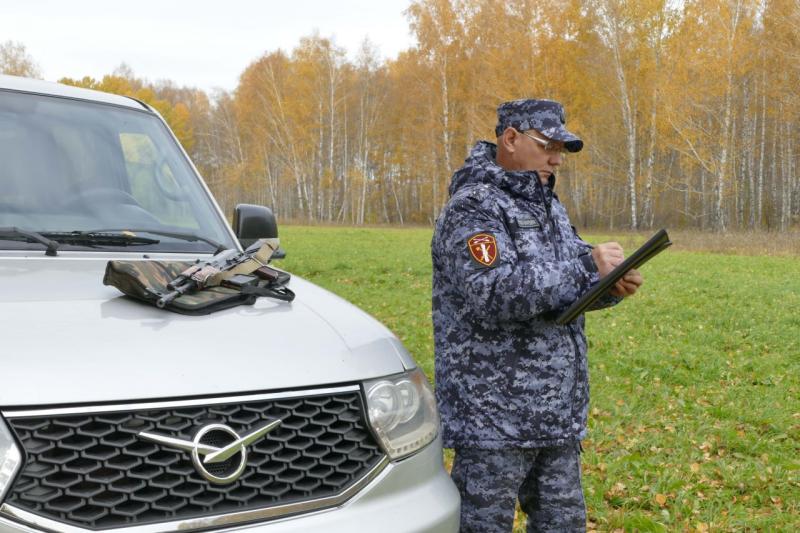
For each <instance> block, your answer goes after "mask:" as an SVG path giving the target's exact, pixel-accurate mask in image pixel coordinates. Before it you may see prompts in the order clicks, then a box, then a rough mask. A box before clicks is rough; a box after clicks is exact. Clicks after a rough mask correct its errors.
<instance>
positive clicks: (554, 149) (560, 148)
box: [520, 131, 567, 156]
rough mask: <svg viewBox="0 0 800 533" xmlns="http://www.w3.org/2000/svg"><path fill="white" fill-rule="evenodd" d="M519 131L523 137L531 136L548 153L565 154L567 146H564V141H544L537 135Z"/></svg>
mask: <svg viewBox="0 0 800 533" xmlns="http://www.w3.org/2000/svg"><path fill="white" fill-rule="evenodd" d="M520 133H521V134H523V135H524V136H525V137H528V138H531V139H533V140H534V141H536V142H537V143H539V145H540V146H541V147H542V148H544V151H545V152H547V153H550V154H556V153H557V154H561V155H562V156H565V155H567V147H566V146H564V143H562V142H559V141H546V140H544V139H540V138H539V137H534V136H533V135H530V134H528V133H525V132H524V131H520Z"/></svg>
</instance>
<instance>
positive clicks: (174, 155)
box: [0, 76, 459, 533]
mask: <svg viewBox="0 0 800 533" xmlns="http://www.w3.org/2000/svg"><path fill="white" fill-rule="evenodd" d="M234 226H235V231H234V230H233V229H231V228H230V227H229V226H228V225H227V223H226V221H225V218H224V216H223V215H222V213H221V212H220V209H219V207H218V205H217V204H216V203H215V201H214V199H213V198H212V196H211V194H210V193H209V190H208V188H207V187H206V186H205V184H204V183H203V181H202V180H201V179H200V177H199V175H198V173H197V170H196V169H195V168H194V167H193V165H192V163H191V162H190V160H189V158H188V157H187V155H186V153H185V152H184V151H183V150H182V149H181V147H180V145H179V143H178V142H177V140H176V139H175V137H174V136H173V135H172V133H171V132H170V131H169V129H168V128H167V126H166V124H165V123H164V121H163V120H162V119H161V117H159V115H158V114H157V113H156V112H155V111H153V109H151V108H150V107H149V106H147V105H145V104H143V103H141V102H138V101H135V100H132V99H129V98H124V97H121V96H115V95H110V94H105V93H99V92H95V91H88V90H84V89H77V88H73V87H66V86H62V85H56V84H50V83H45V82H40V81H34V80H26V79H22V78H14V77H7V76H0V323H1V324H2V337H0V347H2V359H1V360H0V361H2V362H1V363H0V376H1V379H2V381H0V413H1V416H0V533H11V532H20V531H28V532H32V531H50V532H57V533H78V532H84V531H116V530H124V531H126V532H127V531H130V532H132V533H134V532H135V533H139V532H142V533H150V532H153V533H155V532H162V531H178V530H182V531H191V530H200V529H202V530H207V529H214V530H219V529H232V528H236V529H257V530H259V531H264V532H270V533H272V532H300V531H335V532H344V531H348V532H349V531H377V530H380V531H382V532H390V531H398V532H401V531H402V532H407V531H457V530H458V508H459V497H458V492H457V491H456V489H455V487H454V486H453V484H452V482H451V481H450V479H449V477H448V475H447V473H446V472H445V470H444V468H443V466H442V450H441V443H440V440H439V438H438V424H439V418H438V414H437V412H436V407H435V402H434V400H433V398H432V395H431V391H430V389H429V386H428V383H427V381H426V379H425V376H424V375H423V374H422V372H421V371H420V370H418V369H417V368H416V365H415V364H414V361H413V360H412V359H411V357H410V356H409V354H408V352H407V351H406V350H405V349H404V348H403V346H402V345H401V343H400V342H399V341H398V340H397V339H396V338H395V337H394V336H393V335H392V334H391V333H390V332H389V331H388V330H387V329H386V328H384V327H383V326H381V325H380V324H379V323H377V322H376V321H375V320H374V319H372V318H371V317H369V316H368V315H367V314H365V313H364V312H362V311H360V310H359V309H357V308H355V307H354V306H352V305H350V304H348V303H347V302H345V301H344V300H342V299H340V298H338V297H336V296H335V295H333V294H331V293H329V292H327V291H325V290H323V289H321V288H319V287H316V286H314V285H313V284H311V283H309V282H307V281H304V280H302V279H300V278H297V277H294V278H292V280H291V282H290V284H289V287H290V288H291V290H292V291H294V293H295V294H296V299H295V300H294V301H293V302H292V303H285V302H280V301H276V300H270V299H268V298H260V299H259V300H258V301H257V302H256V303H255V305H252V306H247V305H246V306H239V307H235V308H232V309H228V310H225V311H220V312H218V313H214V314H212V315H208V316H184V315H178V314H175V313H171V312H168V311H164V310H159V309H157V308H156V307H153V306H148V305H146V304H144V303H141V302H138V301H135V300H133V299H130V298H128V297H126V296H123V295H122V294H121V293H120V292H119V291H117V290H116V289H115V288H113V287H108V286H104V285H103V282H102V280H103V273H104V270H105V268H106V264H107V263H108V261H109V260H112V259H126V260H136V259H141V260H145V259H157V260H182V261H186V260H190V259H194V258H197V257H204V256H206V257H207V256H209V255H211V254H213V253H214V252H215V251H216V250H218V249H222V248H236V249H241V243H247V242H252V241H253V240H254V239H256V238H260V237H274V236H276V235H275V234H271V235H270V234H268V233H276V232H277V229H276V227H275V222H274V218H273V217H272V216H271V213H270V212H269V210H268V209H266V208H260V207H256V206H239V207H238V208H237V212H236V213H235V216H234ZM289 252H291V251H289Z"/></svg>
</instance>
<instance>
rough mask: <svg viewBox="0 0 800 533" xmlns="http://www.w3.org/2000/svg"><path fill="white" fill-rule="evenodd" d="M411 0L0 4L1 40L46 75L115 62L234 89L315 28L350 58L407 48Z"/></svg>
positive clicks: (97, 72)
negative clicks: (363, 50)
mask: <svg viewBox="0 0 800 533" xmlns="http://www.w3.org/2000/svg"><path fill="white" fill-rule="evenodd" d="M409 4H410V0H371V1H369V0H330V1H324V0H281V1H277V0H261V1H256V0H223V1H221V0H215V1H211V0H191V1H187V0H159V1H156V0H137V1H135V2H130V3H123V2H109V1H108V0H104V1H100V0H66V1H65V0H59V1H56V0H27V1H19V0H0V42H5V41H8V40H12V41H17V42H20V43H22V44H24V45H25V47H26V48H27V50H28V53H29V55H31V56H32V57H33V59H34V60H35V61H36V63H37V64H38V65H39V67H40V68H41V70H42V74H43V76H44V78H45V79H46V80H50V81H55V80H57V79H58V78H61V77H64V76H67V77H71V78H80V77H83V76H87V75H88V76H93V77H95V78H99V77H102V76H103V75H104V74H109V73H111V72H112V71H113V70H114V69H115V68H116V67H117V66H119V64H120V63H122V62H125V63H127V64H128V65H129V66H130V67H131V68H132V69H133V71H134V73H135V74H136V75H137V76H139V77H143V78H147V79H149V80H150V81H156V80H160V79H171V80H173V81H174V82H176V83H177V84H178V85H190V86H196V87H199V88H201V89H205V90H207V91H211V90H212V89H214V88H222V89H226V90H231V89H234V88H235V87H236V85H237V83H238V77H239V74H241V73H242V71H243V70H244V69H245V67H247V65H248V64H250V63H251V62H252V61H253V60H255V59H256V58H258V57H260V56H261V55H263V54H264V53H265V52H267V51H272V50H276V49H278V48H282V49H283V50H285V51H287V52H288V51H291V50H292V49H293V48H294V47H295V46H296V45H297V44H298V42H299V40H300V38H301V37H305V36H309V35H311V34H312V33H313V32H314V31H315V30H316V31H318V32H319V34H320V35H321V36H322V37H333V38H334V40H335V42H336V43H337V44H338V45H339V46H342V47H344V48H345V49H347V50H348V54H349V56H350V57H351V58H354V57H355V56H356V53H357V51H358V49H359V47H360V45H361V42H362V41H363V40H364V38H365V37H369V39H370V41H372V42H373V43H374V44H375V45H376V46H377V47H378V50H379V52H380V54H381V56H382V57H384V58H394V57H396V56H397V54H398V52H400V51H402V50H405V49H407V48H410V47H411V46H412V45H413V43H414V40H413V38H412V37H411V36H410V35H409V29H408V20H407V19H406V17H405V15H404V13H403V12H404V11H405V9H406V8H407V7H408V5H409Z"/></svg>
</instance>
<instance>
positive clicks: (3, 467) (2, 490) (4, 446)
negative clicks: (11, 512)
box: [0, 418, 22, 502]
mask: <svg viewBox="0 0 800 533" xmlns="http://www.w3.org/2000/svg"><path fill="white" fill-rule="evenodd" d="M21 464H22V454H21V453H20V451H19V448H17V444H16V443H15V442H14V437H13V436H12V435H11V432H10V431H9V430H8V428H7V427H6V424H5V422H3V419H2V418H0V502H1V501H3V497H4V496H5V495H6V490H8V487H10V486H11V482H12V481H13V480H14V476H15V475H16V474H17V471H18V470H19V467H20V465H21Z"/></svg>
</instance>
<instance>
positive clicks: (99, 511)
mask: <svg viewBox="0 0 800 533" xmlns="http://www.w3.org/2000/svg"><path fill="white" fill-rule="evenodd" d="M353 389H354V388H350V390H349V391H348V392H336V393H329V394H325V395H318V396H314V395H312V394H310V395H308V396H302V397H288V398H286V397H284V398H270V399H268V400H251V401H237V402H231V403H218V404H205V405H188V406H187V405H183V404H164V405H163V406H158V407H155V408H153V405H152V404H150V405H148V406H147V407H148V409H147V410H127V409H126V410H117V411H104V412H90V413H87V414H69V415H64V414H53V415H46V416H14V415H13V413H12V414H10V415H9V418H8V423H9V426H10V427H11V428H12V429H13V431H14V433H15V434H16V436H17V437H18V439H19V442H20V443H21V444H22V446H23V447H24V449H25V455H26V460H25V464H24V466H23V468H22V470H21V472H20V474H19V476H17V478H16V480H15V482H14V484H13V486H12V488H11V490H10V491H9V494H8V496H7V498H6V503H7V504H8V505H11V506H13V507H14V508H17V509H22V510H24V511H28V512H31V513H33V514H35V515H39V516H42V517H45V518H48V519H52V520H56V521H59V522H64V523H67V524H69V525H72V526H78V527H81V528H85V529H113V528H119V527H130V526H138V525H146V524H154V523H163V522H183V521H186V520H190V519H197V518H201V517H207V516H216V515H226V514H230V513H240V512H242V511H250V510H254V509H264V508H270V507H276V506H287V508H289V509H291V508H292V506H291V505H290V504H294V503H297V502H309V501H316V500H318V501H322V502H324V501H326V500H325V499H326V498H327V499H328V500H330V497H332V496H335V495H338V494H341V493H343V492H345V491H346V490H347V489H348V488H349V487H352V486H353V485H354V484H355V483H357V482H358V481H359V480H361V479H362V478H364V477H365V476H366V475H367V474H368V473H369V472H370V471H371V470H374V469H375V467H376V466H377V465H378V464H379V463H381V462H382V461H383V459H384V454H383V452H382V451H381V450H380V448H379V446H378V444H377V443H376V442H375V440H374V438H373V436H372V434H371V433H370V431H369V430H368V429H367V424H366V421H365V416H364V409H363V404H362V399H361V394H360V393H359V392H358V390H357V389H356V390H353ZM277 418H282V419H283V421H282V423H281V424H280V426H278V427H277V428H276V429H274V430H272V431H271V432H269V433H267V434H266V436H264V437H263V438H261V439H259V440H257V441H256V442H254V443H252V444H250V445H249V446H248V447H247V462H246V466H245V468H244V471H243V472H242V475H241V477H239V478H238V479H237V480H236V481H234V482H233V483H230V484H227V485H219V484H213V483H210V482H209V481H207V480H206V479H205V478H204V477H203V476H201V475H200V474H199V473H198V471H197V470H196V469H195V466H194V465H193V463H192V459H191V452H190V451H184V450H179V449H175V448H173V447H168V446H166V445H164V444H161V443H155V442H149V441H146V440H143V439H142V438H141V437H139V436H138V434H139V433H140V432H142V431H146V432H151V433H158V434H160V435H167V436H170V437H174V438H178V439H183V440H189V441H191V440H192V438H193V437H194V435H195V433H197V432H198V430H200V429H201V428H202V427H204V426H206V425H208V424H224V425H226V426H228V427H230V428H231V429H233V430H234V431H235V432H236V433H237V434H238V435H239V436H243V435H245V434H246V433H247V432H248V431H249V430H251V429H252V428H254V427H258V426H262V425H264V424H265V423H266V422H269V421H273V420H275V419H277ZM230 440H233V439H232V438H231V439H230ZM201 442H203V441H201ZM224 444H226V443H224V442H223V443H218V444H217V446H223V445H224ZM238 457H239V458H241V456H238ZM232 460H235V457H234V458H231V459H229V460H227V461H226V462H224V463H219V466H218V467H217V468H219V469H222V470H225V469H229V467H230V465H229V464H228V463H230V462H231V461H232ZM337 503H338V502H337ZM313 508H314V506H313V505H311V506H305V507H304V509H313ZM245 514H246V513H245ZM277 515H278V516H280V514H277ZM195 527H197V526H195ZM181 529H186V526H185V525H184V526H182V527H181Z"/></svg>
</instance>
